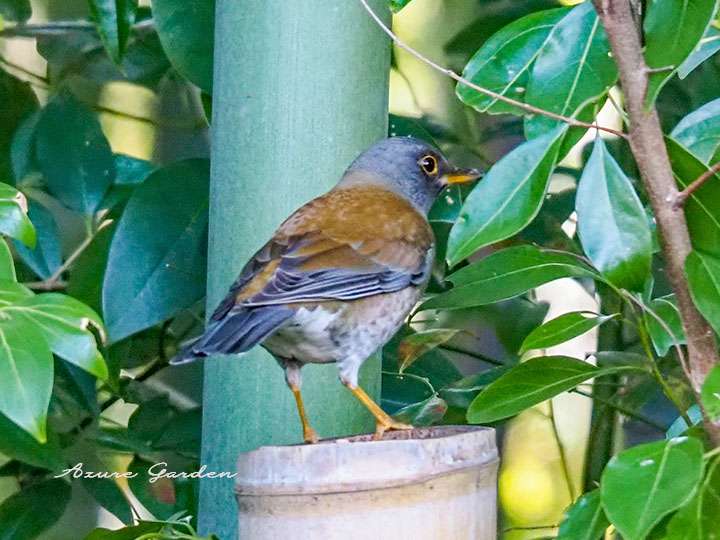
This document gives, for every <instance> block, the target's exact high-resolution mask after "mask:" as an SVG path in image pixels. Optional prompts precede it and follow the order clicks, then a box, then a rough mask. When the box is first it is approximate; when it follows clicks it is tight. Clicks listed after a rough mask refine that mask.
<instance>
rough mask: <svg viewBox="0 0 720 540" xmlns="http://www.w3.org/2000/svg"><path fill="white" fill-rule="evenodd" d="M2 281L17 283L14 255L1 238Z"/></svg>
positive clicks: (0, 262) (0, 263) (0, 265)
mask: <svg viewBox="0 0 720 540" xmlns="http://www.w3.org/2000/svg"><path fill="white" fill-rule="evenodd" d="M0 281H17V276H16V275H15V263H14V262H13V257H12V253H10V248H9V247H8V245H7V242H5V240H4V239H2V238H0Z"/></svg>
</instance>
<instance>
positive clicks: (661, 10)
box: [643, 0, 717, 106]
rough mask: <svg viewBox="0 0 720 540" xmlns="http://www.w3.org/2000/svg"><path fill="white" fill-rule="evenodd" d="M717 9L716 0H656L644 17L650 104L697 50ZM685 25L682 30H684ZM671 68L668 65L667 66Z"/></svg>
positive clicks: (649, 5)
mask: <svg viewBox="0 0 720 540" xmlns="http://www.w3.org/2000/svg"><path fill="white" fill-rule="evenodd" d="M716 10H717V2H716V0H654V1H653V2H649V3H648V6H647V13H646V14H645V17H644V20H643V30H644V34H645V62H646V63H647V65H648V67H649V68H650V69H655V70H658V69H659V70H662V71H656V72H653V73H650V75H649V80H648V88H647V95H646V98H645V101H646V104H647V105H648V106H649V105H652V104H653V103H654V102H655V99H656V98H657V95H658V94H659V93H660V90H661V89H662V87H663V86H664V85H665V83H666V82H667V81H668V80H669V79H670V77H672V76H673V75H674V74H675V72H676V71H677V70H678V68H679V67H680V65H681V64H682V63H683V62H684V61H685V59H686V58H687V57H688V56H689V55H690V54H691V53H692V52H693V50H694V49H695V47H696V46H697V44H698V43H699V42H700V39H701V38H702V37H703V34H704V33H705V31H706V30H707V28H708V25H709V24H710V22H711V21H712V19H713V17H714V16H715V12H716ZM680 29H682V31H680ZM663 68H667V69H663Z"/></svg>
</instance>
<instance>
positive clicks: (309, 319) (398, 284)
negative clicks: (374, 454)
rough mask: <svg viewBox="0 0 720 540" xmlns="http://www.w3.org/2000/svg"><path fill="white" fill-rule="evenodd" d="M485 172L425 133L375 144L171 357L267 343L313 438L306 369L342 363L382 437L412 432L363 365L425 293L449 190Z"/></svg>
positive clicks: (288, 223)
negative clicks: (368, 384) (440, 209)
mask: <svg viewBox="0 0 720 540" xmlns="http://www.w3.org/2000/svg"><path fill="white" fill-rule="evenodd" d="M480 175H481V173H480V172H479V171H478V170H476V169H466V168H458V167H455V166H453V165H451V164H450V162H449V161H448V160H447V158H446V157H445V156H444V155H443V154H442V153H441V152H440V151H439V150H438V149H437V148H436V147H434V146H433V145H430V144H429V143H427V142H425V141H423V140H421V139H418V138H413V137H389V138H386V139H382V140H380V141H378V142H376V143H375V144H373V145H372V146H371V147H370V148H368V149H367V150H365V151H364V152H362V153H361V154H360V155H359V156H358V157H357V158H356V159H355V160H354V161H353V162H352V163H351V164H350V166H349V167H348V168H347V170H346V171H345V173H344V174H343V175H342V177H341V178H340V180H339V181H338V182H337V184H336V185H335V186H334V187H333V188H332V189H330V191H328V192H327V193H325V194H324V195H321V196H319V197H317V198H315V199H313V200H311V201H310V202H308V203H306V204H305V205H303V206H302V207H300V208H299V209H298V210H296V211H295V212H294V213H293V214H291V215H290V217H288V218H287V219H286V220H285V221H284V222H283V223H282V224H281V225H280V227H279V228H278V229H277V231H276V232H275V234H274V235H273V236H272V238H271V239H270V240H269V241H268V242H267V243H265V245H264V246H263V247H261V248H260V249H259V250H258V251H257V253H255V255H254V256H253V257H252V258H251V259H250V260H249V261H248V262H247V264H246V265H245V266H244V268H243V269H242V271H241V272H240V275H239V277H238V278H237V280H236V281H235V282H234V283H233V284H232V286H231V287H230V289H229V291H228V293H227V295H226V296H225V298H224V299H223V300H222V301H221V302H220V304H219V305H218V306H217V308H216V309H215V311H214V312H213V313H212V315H211V317H210V319H209V321H208V324H207V326H206V329H205V331H204V333H203V334H202V335H201V336H200V337H198V338H197V339H195V340H194V341H192V342H191V343H189V344H188V345H187V346H186V347H185V348H184V349H183V350H181V351H180V353H178V355H177V356H176V357H175V358H173V359H172V360H171V363H172V364H183V363H186V362H191V361H194V360H197V359H201V358H205V357H208V356H212V355H233V354H241V353H244V352H246V351H247V350H249V349H250V348H252V347H254V346H255V345H258V344H259V345H262V346H263V347H264V348H265V349H266V350H267V351H269V352H270V354H271V355H272V356H273V357H274V358H275V360H276V361H277V362H278V364H279V365H280V367H281V368H282V369H283V370H284V372H285V381H286V383H287V385H288V387H289V388H290V390H291V391H292V393H293V395H294V397H295V402H296V406H297V410H298V415H299V417H300V422H301V424H302V431H303V439H304V441H305V442H306V443H315V442H317V441H318V440H319V438H318V435H317V432H316V431H315V430H314V429H313V428H312V426H311V424H310V421H309V419H308V416H307V413H306V410H305V406H304V403H303V399H302V394H301V386H302V377H301V368H302V367H303V366H304V365H305V364H309V363H331V362H335V363H337V367H338V372H339V378H340V382H341V383H342V384H343V385H345V386H346V387H347V388H348V389H349V390H350V392H352V393H353V394H354V395H355V397H356V398H357V399H358V400H359V401H360V402H361V403H362V404H363V405H364V406H365V407H366V408H367V409H368V410H369V411H370V413H371V414H372V415H373V416H374V417H375V424H376V428H375V434H374V437H375V438H376V439H381V438H382V437H383V434H384V433H385V432H386V431H388V430H403V429H412V426H410V425H408V424H404V423H401V422H398V421H396V420H394V419H393V418H392V417H391V416H389V415H388V414H387V413H386V412H384V411H383V410H382V408H380V406H379V405H378V404H377V403H375V402H374V401H373V400H372V398H370V396H369V395H368V394H367V393H366V392H365V391H364V390H363V389H362V388H361V387H360V386H359V385H358V370H359V369H360V366H361V365H362V364H363V362H364V361H365V360H366V359H367V358H368V357H370V356H371V355H372V354H373V353H374V352H375V351H377V350H378V349H380V348H381V347H382V346H383V345H385V343H387V342H388V341H389V340H390V339H391V338H392V336H393V335H394V334H395V333H396V332H397V331H398V330H399V328H400V327H401V326H402V324H403V322H404V321H405V319H406V317H407V315H408V314H409V313H410V311H411V310H412V308H413V307H414V306H415V305H416V303H417V302H418V301H419V299H420V297H421V295H422V294H423V292H424V289H425V286H426V285H427V282H428V280H429V278H430V272H431V268H432V265H433V261H434V252H435V238H434V235H433V231H432V229H431V227H430V225H429V222H428V219H427V214H428V212H429V210H430V207H431V206H432V204H433V202H434V201H435V199H436V198H437V197H438V195H439V194H440V193H441V192H442V191H443V189H444V188H446V187H447V186H449V185H453V184H462V183H467V182H471V181H473V180H476V179H477V178H479V177H480Z"/></svg>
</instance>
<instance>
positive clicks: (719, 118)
mask: <svg viewBox="0 0 720 540" xmlns="http://www.w3.org/2000/svg"><path fill="white" fill-rule="evenodd" d="M718 43H719V44H720V36H719V39H718ZM670 136H671V137H672V138H673V139H675V140H676V141H677V142H679V143H680V144H682V145H683V146H684V147H685V148H686V149H687V150H689V151H690V152H692V153H693V154H694V155H695V157H697V158H698V159H699V160H700V161H702V162H703V163H705V164H706V165H707V164H710V163H711V162H712V161H715V160H713V159H712V158H713V156H714V155H715V152H717V150H718V147H720V99H714V100H712V101H710V102H708V103H706V104H705V105H703V106H702V107H700V108H699V109H696V110H694V111H693V112H691V113H690V114H688V115H687V116H686V117H685V118H683V119H682V120H680V122H678V124H677V125H676V126H675V127H674V128H673V130H672V132H671V133H670Z"/></svg>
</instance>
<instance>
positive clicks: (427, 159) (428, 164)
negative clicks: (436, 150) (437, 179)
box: [418, 154, 438, 176]
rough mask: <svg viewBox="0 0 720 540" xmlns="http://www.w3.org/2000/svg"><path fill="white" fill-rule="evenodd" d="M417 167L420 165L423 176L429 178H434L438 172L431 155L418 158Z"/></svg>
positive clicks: (435, 160)
mask: <svg viewBox="0 0 720 540" xmlns="http://www.w3.org/2000/svg"><path fill="white" fill-rule="evenodd" d="M418 165H420V167H421V168H422V170H423V171H425V174H427V175H429V176H434V175H436V174H437V172H438V161H437V158H436V157H435V156H433V155H430V154H428V155H427V156H423V157H422V158H420V161H418Z"/></svg>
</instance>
